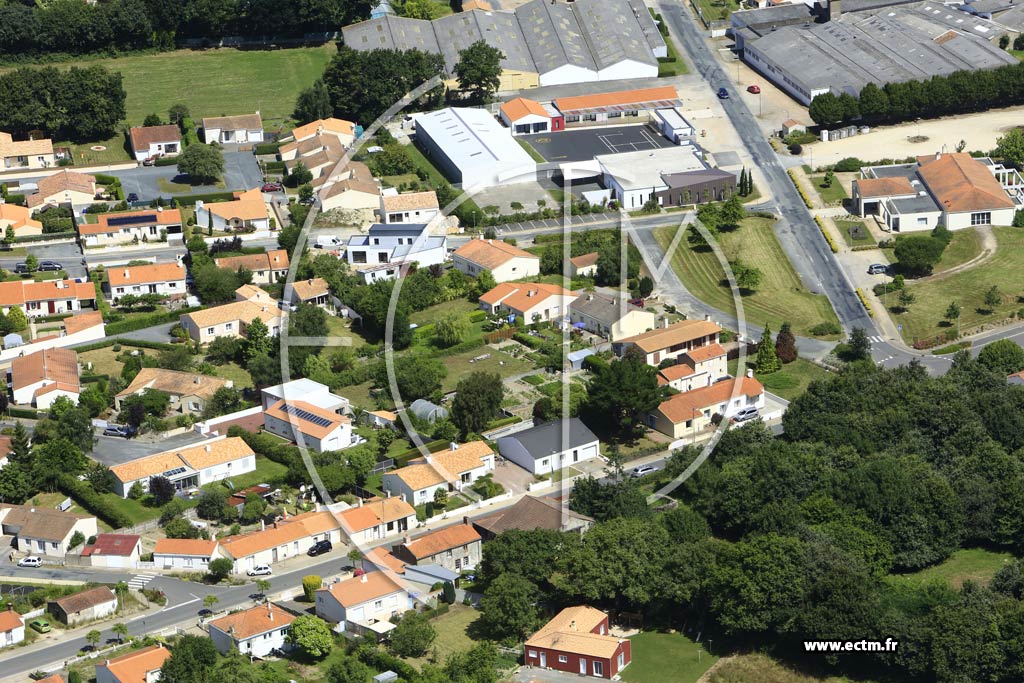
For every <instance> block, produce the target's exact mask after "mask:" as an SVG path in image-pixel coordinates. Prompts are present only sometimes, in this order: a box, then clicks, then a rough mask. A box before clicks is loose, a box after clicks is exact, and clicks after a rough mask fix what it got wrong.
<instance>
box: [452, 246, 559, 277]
mask: <svg viewBox="0 0 1024 683" xmlns="http://www.w3.org/2000/svg"><path fill="white" fill-rule="evenodd" d="M452 263H453V264H454V266H455V268H456V269H457V270H460V271H462V272H463V273H465V274H466V275H471V276H473V277H476V276H477V275H479V274H480V273H482V272H483V271H485V270H489V271H490V272H491V275H492V276H493V277H494V281H495V282H508V281H509V280H520V279H522V278H527V277H534V276H535V275H540V257H539V256H536V255H534V254H531V253H530V252H528V251H524V250H522V249H520V248H519V247H515V246H512V245H511V244H508V243H506V242H502V241H501V240H488V239H478V240H470V241H469V242H466V243H465V244H463V245H462V246H461V247H459V248H458V249H456V250H455V252H454V253H453V254H452Z"/></svg>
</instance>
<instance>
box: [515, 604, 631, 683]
mask: <svg viewBox="0 0 1024 683" xmlns="http://www.w3.org/2000/svg"><path fill="white" fill-rule="evenodd" d="M525 649H526V654H525V658H524V660H525V662H526V664H527V666H539V667H540V668H542V669H555V670H557V671H565V672H566V673H572V674H579V675H581V676H588V675H589V676H594V677H595V678H607V679H612V678H618V677H619V672H621V671H622V670H623V669H624V668H625V667H626V666H628V665H629V662H630V660H631V659H632V656H633V651H632V643H630V642H629V639H628V638H617V637H615V636H612V635H610V634H609V628H608V615H607V614H605V613H604V612H602V611H600V610H596V609H594V608H593V607H587V606H585V605H580V606H577V607H566V608H565V609H563V610H562V611H561V612H559V613H558V614H557V615H556V616H555V618H554V619H552V620H551V621H549V622H548V623H547V624H545V625H544V626H542V627H541V629H540V630H539V631H537V632H536V633H534V634H533V636H531V637H530V639H529V640H527V641H526V645H525Z"/></svg>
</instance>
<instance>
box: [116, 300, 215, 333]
mask: <svg viewBox="0 0 1024 683" xmlns="http://www.w3.org/2000/svg"><path fill="white" fill-rule="evenodd" d="M200 309H201V307H199V306H193V307H190V308H182V309H181V310H178V311H159V312H157V313H150V314H148V315H141V316H139V317H137V318H128V319H127V320H118V321H116V322H112V323H108V324H107V334H124V333H125V332H134V331H135V330H141V329H144V328H146V327H152V326H154V325H162V324H164V323H173V322H178V318H180V317H181V316H182V315H183V314H185V313H191V312H192V311H198V310H200Z"/></svg>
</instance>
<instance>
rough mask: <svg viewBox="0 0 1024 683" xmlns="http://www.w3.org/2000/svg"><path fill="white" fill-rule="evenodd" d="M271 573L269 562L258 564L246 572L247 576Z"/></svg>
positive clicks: (268, 574)
mask: <svg viewBox="0 0 1024 683" xmlns="http://www.w3.org/2000/svg"><path fill="white" fill-rule="evenodd" d="M271 573H272V572H271V569H270V565H269V564H258V565H256V566H255V567H253V568H252V569H250V570H249V571H247V572H246V574H248V575H249V576H270V574H271Z"/></svg>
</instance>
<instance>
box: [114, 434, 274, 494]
mask: <svg viewBox="0 0 1024 683" xmlns="http://www.w3.org/2000/svg"><path fill="white" fill-rule="evenodd" d="M255 455H256V454H255V453H254V452H253V450H252V449H251V448H250V447H249V445H248V444H246V443H245V441H243V440H242V439H241V438H240V437H237V436H230V437H227V438H224V439H211V440H209V441H207V442H205V443H199V444H196V445H195V446H189V447H187V448H177V449H174V450H170V451H164V452H162V453H154V454H153V455H147V456H143V457H141V458H136V459H135V460H129V461H128V462H126V463H122V464H120V465H114V466H113V467H111V468H110V471H111V472H113V473H114V476H115V477H117V478H118V479H120V480H121V481H122V482H125V483H128V482H130V481H136V480H138V479H145V478H146V477H155V476H158V475H160V474H163V473H164V472H167V471H168V470H172V469H174V468H175V467H181V466H182V465H185V466H187V467H191V468H192V469H194V470H201V469H204V468H206V467H213V466H214V465H222V464H224V463H226V462H233V461H235V460H241V459H242V458H245V457H249V456H255Z"/></svg>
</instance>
